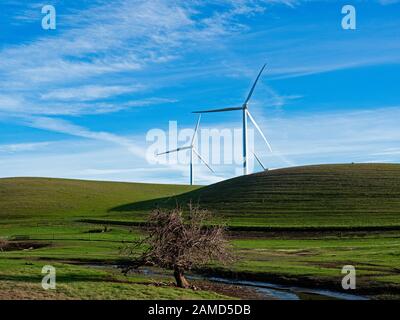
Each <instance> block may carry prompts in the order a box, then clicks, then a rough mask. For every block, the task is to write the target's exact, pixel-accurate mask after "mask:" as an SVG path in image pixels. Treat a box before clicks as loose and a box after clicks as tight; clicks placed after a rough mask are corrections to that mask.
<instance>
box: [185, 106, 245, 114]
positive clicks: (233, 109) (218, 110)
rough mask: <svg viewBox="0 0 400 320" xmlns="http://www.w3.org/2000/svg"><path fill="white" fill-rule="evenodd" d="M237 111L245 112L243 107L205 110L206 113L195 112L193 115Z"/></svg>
mask: <svg viewBox="0 0 400 320" xmlns="http://www.w3.org/2000/svg"><path fill="white" fill-rule="evenodd" d="M235 110H243V107H233V108H224V109H214V110H204V111H193V112H192V113H214V112H225V111H235Z"/></svg>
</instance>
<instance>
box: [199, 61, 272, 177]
mask: <svg viewBox="0 0 400 320" xmlns="http://www.w3.org/2000/svg"><path fill="white" fill-rule="evenodd" d="M265 67H266V64H264V66H263V67H262V68H261V70H260V72H259V73H258V76H257V78H256V80H255V82H254V84H253V86H252V87H251V90H250V92H249V94H248V96H247V98H246V100H245V101H244V103H243V105H242V106H241V107H233V108H224V109H214V110H204V111H195V112H193V113H200V114H202V113H214V112H226V111H237V110H241V111H242V117H243V173H244V174H245V175H246V174H247V173H248V168H247V166H248V147H247V118H249V119H250V121H251V122H252V123H253V125H254V127H255V128H256V129H257V131H258V132H259V133H260V135H261V137H262V138H263V140H264V141H265V143H266V144H267V146H268V149H269V150H270V151H271V152H272V148H271V145H270V144H269V142H268V140H267V138H266V137H265V135H264V133H263V132H262V131H261V129H260V127H259V126H258V124H257V122H256V121H255V120H254V118H253V116H252V115H251V114H250V111H249V101H250V99H251V97H252V95H253V92H254V89H255V87H256V85H257V83H258V80H259V79H260V77H261V74H262V73H263V71H264V69H265ZM254 155H255V154H254ZM255 157H256V159H257V161H258V162H259V163H260V164H261V162H260V161H259V159H258V157H257V156H256V155H255ZM261 166H262V167H263V168H264V166H263V165H261ZM264 170H265V169H264Z"/></svg>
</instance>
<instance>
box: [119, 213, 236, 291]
mask: <svg viewBox="0 0 400 320" xmlns="http://www.w3.org/2000/svg"><path fill="white" fill-rule="evenodd" d="M189 208H190V211H189V213H188V215H187V216H186V217H185V215H184V214H183V212H182V210H181V209H180V208H177V209H174V210H167V211H166V210H162V209H157V210H155V211H153V212H152V213H151V214H150V216H149V219H148V224H147V236H146V237H145V238H143V239H140V240H138V241H135V242H134V243H133V244H132V245H130V246H128V247H126V248H125V249H124V252H125V253H126V254H128V255H129V256H130V258H131V261H132V263H131V265H130V266H129V267H128V268H138V267H140V266H143V265H146V264H147V265H149V264H150V265H156V266H158V267H161V268H166V269H172V270H173V271H174V277H175V280H176V284H177V286H178V287H181V288H188V287H189V282H188V281H187V280H186V278H185V271H187V270H190V269H192V268H193V267H199V266H201V265H205V264H207V263H210V262H221V263H227V262H229V261H232V259H233V258H232V257H233V256H232V254H231V250H230V246H229V243H228V241H227V240H226V238H225V227H224V225H222V224H212V222H213V221H212V216H211V214H210V213H209V212H208V211H206V210H202V209H200V208H199V207H197V206H196V207H193V206H190V207H189Z"/></svg>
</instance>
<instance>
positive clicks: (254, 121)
mask: <svg viewBox="0 0 400 320" xmlns="http://www.w3.org/2000/svg"><path fill="white" fill-rule="evenodd" d="M246 114H247V115H248V116H249V118H250V120H251V122H253V125H254V126H255V127H256V129H257V130H258V132H259V133H260V135H261V137H262V138H263V139H264V141H265V143H266V144H267V146H268V149H269V150H270V151H271V152H272V148H271V145H270V144H269V142H268V140H267V138H266V137H265V136H264V133H263V132H262V131H261V129H260V127H259V126H258V124H257V122H256V120H254V118H253V117H252V115H251V114H250V112H249V110H246Z"/></svg>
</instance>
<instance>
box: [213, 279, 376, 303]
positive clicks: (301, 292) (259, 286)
mask: <svg viewBox="0 0 400 320" xmlns="http://www.w3.org/2000/svg"><path fill="white" fill-rule="evenodd" d="M205 279H207V280H208V281H212V282H218V283H226V284H234V285H236V286H243V287H251V288H253V289H255V290H256V291H257V292H258V293H260V294H262V295H264V296H265V298H266V299H277V300H303V299H340V300H368V299H367V298H365V297H362V296H358V295H353V294H347V293H342V292H336V291H331V290H322V289H309V288H302V287H292V286H286V285H278V284H273V283H269V282H261V281H245V280H232V279H226V278H220V277H207V278H205Z"/></svg>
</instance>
